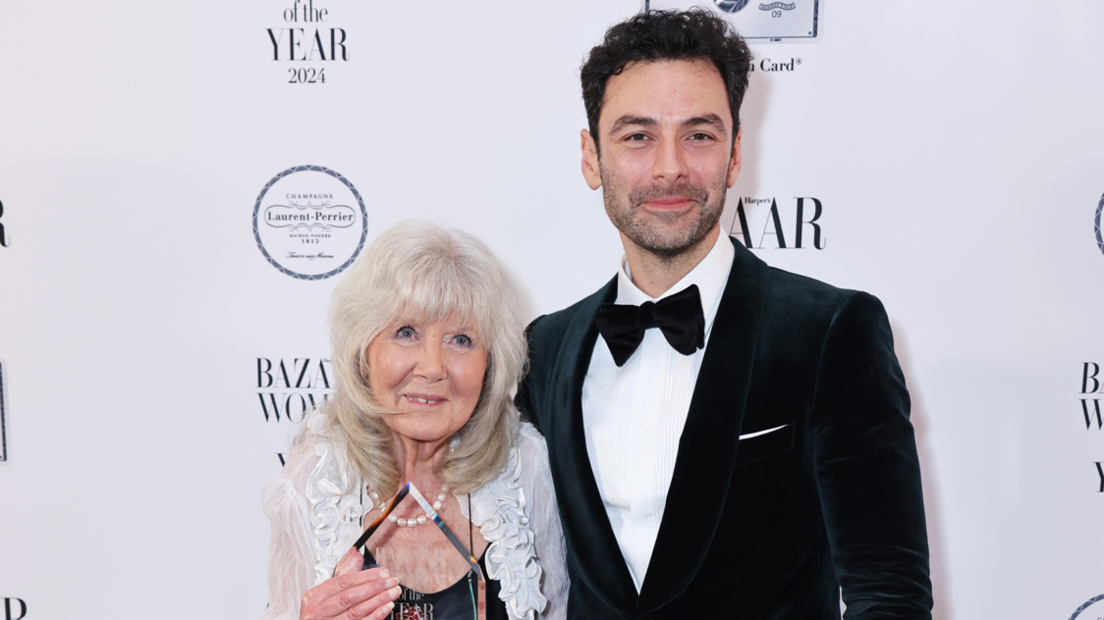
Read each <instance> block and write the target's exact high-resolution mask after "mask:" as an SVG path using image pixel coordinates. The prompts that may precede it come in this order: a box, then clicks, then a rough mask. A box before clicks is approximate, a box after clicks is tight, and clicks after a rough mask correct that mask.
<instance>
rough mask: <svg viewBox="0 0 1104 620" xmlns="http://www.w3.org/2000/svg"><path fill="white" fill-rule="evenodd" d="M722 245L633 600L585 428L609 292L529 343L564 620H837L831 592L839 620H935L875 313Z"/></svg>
mask: <svg viewBox="0 0 1104 620" xmlns="http://www.w3.org/2000/svg"><path fill="white" fill-rule="evenodd" d="M732 241H733V245H734V246H735V247H736V257H735V260H734V262H733V265H732V272H731V275H730V276H729V280H728V284H727V286H726V287H725V290H724V293H723V295H722V297H721V302H720V306H719V310H718V312H717V318H716V320H715V322H714V324H713V327H712V332H711V334H710V337H709V343H708V346H707V347H706V350H705V356H704V359H703V360H702V364H701V370H700V373H699V375H698V382H697V385H696V388H695V390H694V394H693V397H692V400H691V404H690V411H689V415H688V417H687V419H686V425H685V427H684V429H683V432H682V437H681V439H680V441H679V452H678V457H677V460H676V463H675V470H674V477H673V478H672V480H671V487H670V491H669V492H668V494H667V504H666V509H665V512H664V515H663V521H662V523H661V524H660V528H659V534H658V537H657V539H656V543H655V548H654V551H653V553H652V559H651V563H650V565H649V566H648V572H647V575H646V577H645V579H644V583H643V585H642V587H641V591H640V593H639V595H638V594H637V591H636V588H635V587H634V585H633V582H632V578H631V577H630V576H629V571H628V568H627V567H626V566H625V562H624V560H623V557H622V555H621V550H620V548H619V547H618V545H617V540H616V538H614V534H613V529H612V527H611V526H610V523H609V520H608V518H607V516H606V511H605V508H604V506H603V504H602V498H601V496H600V495H599V492H598V487H597V484H596V482H595V479H594V475H593V473H592V471H591V465H590V460H589V457H588V456H587V450H586V440H585V434H584V429H583V414H582V396H581V395H582V386H583V380H584V378H585V377H586V373H587V369H588V368H589V365H590V357H591V352H592V351H593V350H594V346H595V343H596V341H597V337H598V331H597V328H596V327H595V326H594V314H595V311H597V309H598V306H599V305H600V304H601V303H603V302H612V301H614V300H615V299H616V296H617V291H616V286H617V279H616V278H614V279H613V280H612V281H611V282H610V283H609V284H607V285H606V286H604V287H603V288H602V289H601V290H599V291H598V292H596V293H595V294H593V295H591V296H590V297H587V298H586V299H584V300H582V301H580V302H579V303H577V304H575V305H573V306H571V307H570V308H567V309H565V310H561V311H559V312H556V313H554V314H550V315H546V316H543V317H540V318H538V319H537V320H535V321H534V322H533V323H532V324H531V325H530V327H529V346H530V366H529V371H528V374H527V376H526V379H525V381H524V382H523V383H522V386H521V387H520V389H519V391H518V398H517V402H518V405H519V407H520V408H521V409H522V411H523V415H526V416H527V417H528V418H529V419H530V420H531V421H532V422H533V423H534V424H535V425H536V426H537V427H538V428H539V429H540V430H541V432H542V433H543V434H544V436H545V439H546V440H547V441H548V450H549V455H550V460H551V466H552V475H553V480H554V482H555V487H556V494H557V497H558V500H559V506H560V513H561V516H562V518H563V527H564V534H565V537H566V541H567V552H568V568H569V572H570V576H571V590H570V599H569V603H568V617H569V618H580V619H581V618H588V619H593V618H657V619H658V618H680V619H685V618H711V619H712V618H747V619H755V620H759V619H811V618H817V619H821V618H838V617H839V615H840V606H839V588H840V585H842V588H843V598H844V601H845V602H846V604H847V617H848V618H856V619H858V618H863V619H865V618H930V617H931V613H930V610H931V605H932V598H931V582H930V580H929V576H928V547H927V533H926V529H925V525H924V504H923V499H922V497H921V488H920V467H919V463H918V461H917V458H916V446H915V441H914V438H913V431H912V425H911V423H910V422H909V419H908V415H909V397H908V392H907V390H906V389H905V381H904V376H903V375H902V373H901V369H900V366H899V365H898V363H897V358H896V355H895V354H894V351H893V335H892V333H891V331H890V327H889V322H888V320H887V318H886V314H885V310H884V309H883V308H882V305H881V303H880V302H879V301H878V300H877V299H875V298H874V297H872V296H870V295H868V294H866V293H861V292H857V291H847V290H841V289H837V288H834V287H831V286H829V285H827V284H824V283H821V282H817V281H815V280H811V279H808V278H803V277H801V276H796V275H793V274H790V273H786V272H784V271H780V270H777V269H773V268H770V267H767V265H766V264H765V263H763V262H762V261H760V260H759V259H758V258H756V257H755V256H754V255H752V253H751V252H749V251H748V250H747V249H746V248H744V247H743V245H741V244H740V243H737V242H735V240H732ZM724 242H725V241H724V239H723V238H722V239H720V240H718V243H724ZM783 425H785V426H784V428H782V429H780V430H777V431H774V432H769V433H764V434H761V435H757V436H752V437H748V436H750V435H754V434H755V433H757V432H758V431H764V430H768V429H773V428H775V427H778V426H783Z"/></svg>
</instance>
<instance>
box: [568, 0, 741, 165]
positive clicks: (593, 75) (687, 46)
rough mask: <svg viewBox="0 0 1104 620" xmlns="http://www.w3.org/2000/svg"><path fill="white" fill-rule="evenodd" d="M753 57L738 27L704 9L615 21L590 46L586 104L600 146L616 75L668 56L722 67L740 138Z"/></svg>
mask: <svg viewBox="0 0 1104 620" xmlns="http://www.w3.org/2000/svg"><path fill="white" fill-rule="evenodd" d="M751 59H752V54H751V50H750V49H748V46H747V43H745V42H744V40H743V38H741V37H740V35H739V34H737V33H736V29H735V28H733V27H732V26H731V25H729V23H728V22H726V21H725V20H724V19H722V18H721V17H720V16H718V15H716V14H714V13H711V12H709V11H707V10H703V9H690V10H687V11H646V12H643V13H639V14H637V15H636V16H634V17H632V18H631V19H628V20H626V21H623V22H621V23H619V24H616V25H614V26H612V27H611V28H610V29H609V30H607V31H606V37H605V39H604V40H603V41H602V44H601V45H598V46H597V47H595V48H594V49H592V50H590V55H589V56H588V57H587V59H586V62H584V63H583V68H582V76H581V77H582V82H583V105H585V106H586V113H587V124H588V125H589V126H590V135H591V136H593V137H594V144H595V147H597V145H598V117H599V116H600V115H601V113H602V103H603V102H604V99H605V96H606V84H607V83H608V82H609V79H610V77H611V76H614V75H619V74H620V73H621V72H622V71H624V70H625V67H626V66H628V65H629V64H631V63H634V62H659V61H664V60H707V61H709V62H712V63H713V65H714V66H715V67H717V71H718V72H720V74H721V79H722V80H723V81H724V84H725V90H726V91H727V92H728V107H729V109H730V110H731V111H732V121H733V126H732V131H733V138H732V139H733V140H735V139H736V137H735V136H736V130H737V129H739V127H740V103H742V102H743V100H744V93H745V92H747V87H748V71H749V69H750V66H751Z"/></svg>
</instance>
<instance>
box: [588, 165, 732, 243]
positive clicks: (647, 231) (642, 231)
mask: <svg viewBox="0 0 1104 620" xmlns="http://www.w3.org/2000/svg"><path fill="white" fill-rule="evenodd" d="M600 171H601V174H602V187H603V191H602V196H603V199H604V201H605V204H606V214H607V215H609V218H610V220H611V221H612V222H613V225H614V226H616V227H617V229H618V230H620V231H621V232H622V233H624V234H625V236H626V237H628V238H629V239H630V240H632V242H633V243H635V244H636V245H637V246H639V247H640V248H642V249H644V250H647V251H648V252H650V253H652V254H654V255H656V256H657V257H659V258H662V259H666V260H671V259H674V258H676V257H678V256H679V255H681V254H683V253H684V252H686V251H687V250H689V249H690V248H692V247H694V246H695V245H697V244H698V242H700V241H701V240H702V239H703V238H705V235H706V234H707V233H708V232H709V231H710V230H713V227H714V226H716V225H717V222H718V221H720V219H721V212H723V211H724V203H725V189H726V187H725V185H724V183H723V182H721V183H720V184H719V186H720V187H719V189H717V190H716V191H714V192H713V193H712V194H711V193H710V192H709V191H708V190H706V189H705V188H703V187H701V186H698V185H693V184H691V183H690V182H688V181H682V182H679V183H676V184H674V185H653V186H651V187H638V188H636V189H634V190H632V191H631V192H629V193H628V197H627V199H625V200H624V203H622V202H621V200H619V199H620V198H621V197H623V196H624V192H623V191H622V189H621V187H620V181H619V179H616V178H615V177H614V176H613V175H610V174H607V171H606V169H605V168H600ZM676 196H679V197H682V198H687V199H689V200H692V201H694V202H696V203H698V213H697V218H696V220H694V221H692V222H688V223H683V224H682V225H677V224H676V222H677V221H678V220H679V219H682V218H686V217H687V215H686V214H684V213H678V214H675V213H663V212H654V211H653V212H649V213H647V214H644V213H643V212H642V211H641V208H640V205H642V204H643V203H645V202H649V201H652V200H662V199H664V198H672V197H676ZM664 224H666V225H667V226H664Z"/></svg>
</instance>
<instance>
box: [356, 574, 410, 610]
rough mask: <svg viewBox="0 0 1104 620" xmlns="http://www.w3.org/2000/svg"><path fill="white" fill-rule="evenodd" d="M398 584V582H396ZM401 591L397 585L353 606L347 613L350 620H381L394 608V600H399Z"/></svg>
mask: <svg viewBox="0 0 1104 620" xmlns="http://www.w3.org/2000/svg"><path fill="white" fill-rule="evenodd" d="M396 583H398V580H396ZM401 592H402V589H401V588H399V586H398V585H396V586H395V587H393V588H391V589H389V590H386V591H384V592H381V593H379V594H377V595H376V596H373V597H372V598H370V599H368V600H367V601H364V602H363V603H360V604H359V605H355V606H353V607H352V608H351V609H350V610H349V611H348V617H349V618H350V619H354V618H355V619H357V620H360V619H362V618H363V619H366V620H383V619H384V618H386V617H387V616H388V615H389V614H390V613H391V610H392V609H394V607H395V603H394V601H395V599H397V598H399V594H400V593H401Z"/></svg>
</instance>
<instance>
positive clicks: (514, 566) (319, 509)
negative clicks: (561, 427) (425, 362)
mask: <svg viewBox="0 0 1104 620" xmlns="http://www.w3.org/2000/svg"><path fill="white" fill-rule="evenodd" d="M312 418H313V419H310V420H308V424H309V428H310V430H311V432H313V433H315V434H318V435H323V433H324V431H323V428H322V421H321V416H312ZM323 436H324V435H323ZM315 452H316V454H317V456H318V457H319V460H318V464H317V465H316V466H315V467H314V469H313V470H312V471H311V473H310V476H309V477H308V479H307V487H306V499H307V502H308V505H309V507H308V510H309V514H308V517H309V520H310V524H311V530H312V533H313V535H314V543H315V545H314V546H315V549H314V551H315V553H314V557H315V559H316V560H317V562H316V564H315V566H314V583H315V585H317V584H320V583H322V582H323V581H325V580H326V579H329V578H330V576H331V575H333V571H334V567H336V566H337V563H338V561H340V559H341V558H342V557H343V556H344V555H345V553H347V552H348V550H349V548H350V547H351V546H352V544H353V543H354V542H355V541H356V539H357V537H358V536H359V535H360V532H361V527H362V526H361V524H360V517H361V516H362V515H364V514H366V513H368V512H370V511H371V510H372V508H373V503H372V500H371V498H370V497H368V496H367V494H365V493H362V492H361V491H360V489H362V488H363V486H364V485H363V484H362V483H361V481H360V477H359V476H351V475H350V474H349V473H348V472H349V468H348V467H346V466H345V461H344V459H343V458H342V457H341V455H339V454H337V453H336V450H334V448H333V446H332V444H331V443H330V442H328V441H325V440H323V441H320V442H319V443H318V445H317V446H316V447H315ZM521 473H522V472H521V459H520V458H519V457H518V451H517V448H516V447H515V448H512V449H511V450H510V455H509V458H508V459H507V461H506V466H505V467H504V468H503V470H502V473H500V474H499V475H498V476H497V477H495V478H494V479H493V480H491V481H490V482H488V483H487V484H486V485H484V486H483V487H482V488H481V489H479V490H478V491H476V492H475V493H472V495H471V501H472V508H471V510H472V513H474V516H473V515H469V514H467V502H466V501H461V502H460V509H461V511H462V512H463V513H464V516H465V517H468V518H469V519H471V520H472V523H474V524H476V525H478V526H479V531H480V533H482V534H483V538H484V539H485V540H486V541H487V543H488V546H487V551H486V555H485V563H486V565H487V572H488V574H489V576H490V577H491V578H493V579H495V580H497V581H498V582H499V583H500V585H501V591H500V594H499V596H500V598H502V600H503V602H504V603H506V608H507V611H508V612H509V614H510V617H511V618H517V619H521V618H526V619H528V620H534V619H535V618H536V616H537V615H538V614H539V613H540V612H541V610H543V609H544V608H545V605H546V603H547V599H546V598H545V596H544V594H542V593H541V590H540V583H541V572H542V571H541V566H540V564H539V563H538V561H537V555H536V546H535V544H534V536H533V531H532V530H531V529H530V528H529V517H528V515H527V505H526V498H525V489H524V488H523V486H522V484H521V482H520V480H521ZM351 477H353V478H355V482H354V483H353V484H349V482H350V478H351ZM346 489H351V491H346Z"/></svg>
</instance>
